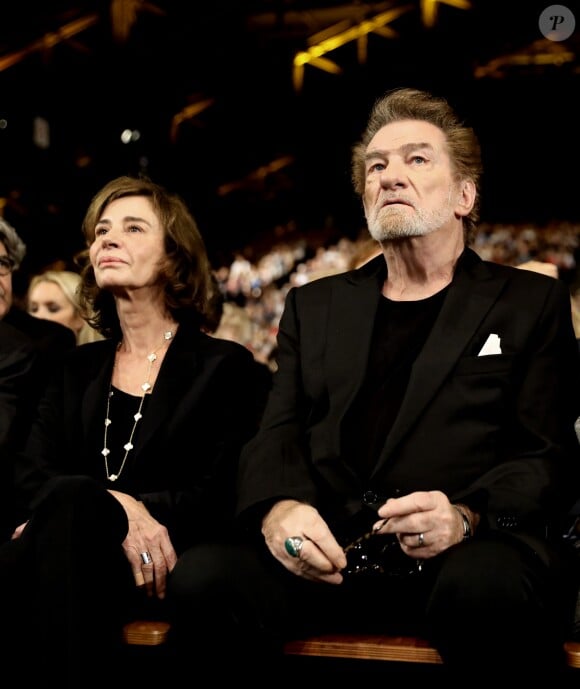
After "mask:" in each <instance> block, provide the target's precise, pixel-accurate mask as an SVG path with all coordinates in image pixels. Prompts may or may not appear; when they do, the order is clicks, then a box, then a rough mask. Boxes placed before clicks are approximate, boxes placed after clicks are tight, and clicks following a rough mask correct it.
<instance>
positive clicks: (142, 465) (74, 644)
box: [0, 177, 261, 688]
mask: <svg viewBox="0 0 580 689" xmlns="http://www.w3.org/2000/svg"><path fill="white" fill-rule="evenodd" d="M83 232H84V236H85V239H86V244H87V249H86V252H85V253H84V254H83V255H82V256H81V262H84V265H83V266H82V269H81V274H82V287H81V302H82V304H84V311H85V315H87V317H88V318H89V320H90V322H91V325H93V326H94V327H95V328H96V329H97V330H99V332H101V333H102V334H103V335H104V336H105V337H106V339H104V340H102V341H98V342H93V343H89V344H87V345H85V346H83V347H77V348H75V349H74V350H73V351H72V352H71V353H70V356H69V357H68V358H67V359H66V361H65V365H64V368H63V369H62V370H61V371H58V372H57V373H56V375H55V376H54V380H53V381H52V382H51V384H50V385H49V387H48V389H47V393H46V396H45V398H44V399H43V401H42V404H41V406H40V409H39V417H38V420H37V422H36V423H35V425H34V427H33V430H32V432H31V434H30V438H29V441H28V443H27V445H26V448H25V451H24V453H23V454H22V456H20V457H19V458H18V463H17V476H16V479H17V484H18V487H19V489H20V491H21V493H22V496H23V498H25V499H26V502H27V504H28V505H29V507H30V518H29V519H28V521H27V522H26V524H25V525H22V526H21V527H19V528H18V529H17V530H16V532H15V533H14V536H13V538H12V540H11V541H10V542H9V543H7V544H5V545H4V548H3V550H2V552H1V554H0V571H1V574H0V580H1V582H2V584H3V587H2V590H3V592H4V600H3V601H2V605H3V606H4V609H3V610H0V613H3V614H4V616H3V619H4V620H5V621H7V617H8V619H10V620H11V622H12V623H13V625H14V629H15V633H14V635H13V636H12V639H13V641H14V648H13V649H11V652H13V653H15V654H17V653H19V652H22V653H24V654H25V657H26V658H31V657H32V658H34V662H33V663H30V662H26V663H23V665H22V672H25V673H28V672H30V673H31V675H32V676H31V677H30V680H31V681H32V680H34V686H37V687H47V688H48V687H50V688H52V687H56V686H59V687H71V688H72V687H75V688H77V687H82V686H89V685H90V686H93V684H94V683H95V679H96V678H98V679H102V678H103V677H104V676H105V675H107V674H108V673H109V671H110V669H109V668H108V667H107V660H108V659H110V658H111V657H112V653H113V652H114V651H115V646H116V644H117V643H118V642H120V638H121V629H122V625H123V623H124V622H125V621H127V620H128V619H132V618H134V617H135V616H138V615H147V616H151V615H155V614H157V613H161V612H162V609H163V606H164V598H165V588H166V581H167V578H168V576H169V574H170V572H171V571H172V569H173V567H174V566H175V564H176V562H177V561H178V559H179V557H180V555H181V554H182V553H183V552H184V551H185V550H186V549H187V548H188V547H189V546H190V545H192V544H193V543H195V542H197V541H200V540H204V539H206V538H209V537H211V538H219V536H220V534H222V533H224V531H226V530H227V526H228V525H229V524H230V520H231V516H232V509H233V505H234V497H233V492H234V482H235V475H236V470H237V461H238V455H239V451H240V447H241V446H242V444H243V443H244V441H246V440H247V439H248V438H249V437H250V436H251V435H252V433H253V431H254V429H255V427H256V425H257V421H258V416H259V409H260V404H261V400H260V399H259V398H258V396H259V394H260V393H259V390H260V389H261V388H260V387H259V386H257V385H255V383H254V375H255V370H256V369H255V362H254V359H253V357H252V354H251V353H250V352H249V350H247V349H246V348H245V347H243V346H242V345H240V344H238V343H234V342H229V341H225V340H222V339H218V338H215V337H211V336H210V335H209V334H207V331H208V330H211V329H213V327H214V326H215V322H214V321H215V318H214V301H215V300H214V298H213V297H214V295H213V290H214V286H213V285H214V282H213V281H212V276H211V270H210V263H209V260H208V256H207V253H206V249H205V246H204V242H203V239H202V237H201V234H200V232H199V230H198V227H197V225H196V222H195V220H194V219H193V217H192V216H191V214H190V212H189V211H188V209H187V207H186V205H185V203H184V202H183V200H182V199H181V198H179V197H178V196H176V195H175V194H172V193H169V192H168V191H166V190H165V189H164V188H162V187H160V186H159V185H157V184H154V183H153V182H151V181H149V180H146V179H137V178H131V177H120V178H118V179H114V180H113V181H111V182H109V183H108V184H106V185H105V186H104V187H103V188H102V189H101V190H100V191H99V192H98V193H97V194H96V196H95V197H94V198H93V200H92V201H91V203H90V205H89V208H88V210H87V212H86V216H85V218H84V221H83ZM88 314H92V315H91V316H89V315H88ZM241 400H243V403H240V401H241ZM226 419H227V422H225V420H226ZM81 630H82V633H81ZM31 643H32V645H33V647H34V648H33V649H31V647H30V646H31ZM31 650H32V655H31ZM29 686H32V684H30V685H29Z"/></svg>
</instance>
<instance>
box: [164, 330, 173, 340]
mask: <svg viewBox="0 0 580 689" xmlns="http://www.w3.org/2000/svg"><path fill="white" fill-rule="evenodd" d="M172 337H173V331H172V330H166V331H165V333H164V334H163V338H164V339H165V340H170V339H171V338H172Z"/></svg>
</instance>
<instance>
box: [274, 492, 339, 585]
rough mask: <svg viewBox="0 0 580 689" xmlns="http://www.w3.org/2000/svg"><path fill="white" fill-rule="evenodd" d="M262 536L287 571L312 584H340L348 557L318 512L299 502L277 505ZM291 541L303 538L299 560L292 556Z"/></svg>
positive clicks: (289, 501)
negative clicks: (290, 552) (290, 539)
mask: <svg viewBox="0 0 580 689" xmlns="http://www.w3.org/2000/svg"><path fill="white" fill-rule="evenodd" d="M262 534H263V535H264V538H265V540H266V544H267V546H268V548H269V549H270V552H271V553H272V555H273V556H274V557H275V558H276V559H277V560H279V561H280V562H281V563H282V564H283V565H284V567H286V569H288V570H289V571H291V572H293V573H294V574H297V575H298V576H301V577H304V578H305V579H310V580H312V581H321V582H326V583H329V584H340V583H341V582H342V575H341V574H340V570H341V569H343V568H344V567H346V556H345V554H344V552H343V549H342V548H341V547H340V545H339V544H338V543H337V541H336V539H335V538H334V536H333V535H332V533H331V531H330V529H329V528H328V526H327V524H326V522H325V521H324V519H322V517H321V516H320V514H319V513H318V511H317V510H316V509H314V507H312V506H310V505H306V504H305V503H301V502H298V501H297V500H281V501H280V502H277V503H276V504H275V505H274V506H273V507H272V509H271V510H270V511H269V512H268V514H267V515H266V516H265V517H264V520H263V521H262ZM287 538H300V539H302V545H301V547H300V550H299V552H298V554H297V556H296V557H293V556H292V555H290V554H289V553H288V551H287V550H286V546H285V541H286V539H287Z"/></svg>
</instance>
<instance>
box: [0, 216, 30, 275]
mask: <svg viewBox="0 0 580 689" xmlns="http://www.w3.org/2000/svg"><path fill="white" fill-rule="evenodd" d="M0 242H2V243H3V244H4V246H5V248H6V252H7V253H8V256H9V257H10V258H11V259H12V260H13V261H14V270H18V268H20V264H21V263H22V260H23V258H24V256H25V255H26V244H25V243H24V242H23V241H22V239H20V237H19V236H18V234H17V232H16V230H15V229H14V228H13V227H12V225H11V224H10V223H9V222H7V221H6V220H4V218H0Z"/></svg>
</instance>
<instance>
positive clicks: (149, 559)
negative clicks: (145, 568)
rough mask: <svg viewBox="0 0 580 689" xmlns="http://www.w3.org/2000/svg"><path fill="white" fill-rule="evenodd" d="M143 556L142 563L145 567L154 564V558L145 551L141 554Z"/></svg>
mask: <svg viewBox="0 0 580 689" xmlns="http://www.w3.org/2000/svg"><path fill="white" fill-rule="evenodd" d="M140 555H141V561H142V562H143V564H144V565H150V564H151V563H152V562H153V558H152V557H151V555H150V554H149V553H148V552H147V551H145V552H144V553H140Z"/></svg>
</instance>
